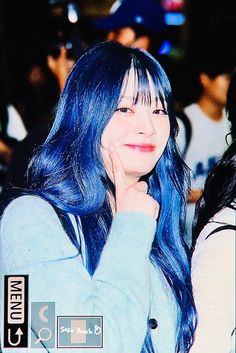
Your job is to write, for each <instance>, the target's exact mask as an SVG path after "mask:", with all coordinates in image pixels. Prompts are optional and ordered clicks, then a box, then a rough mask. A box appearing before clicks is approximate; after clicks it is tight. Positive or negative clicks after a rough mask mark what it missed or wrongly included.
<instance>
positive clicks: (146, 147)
mask: <svg viewBox="0 0 236 353" xmlns="http://www.w3.org/2000/svg"><path fill="white" fill-rule="evenodd" d="M125 146H126V147H128V148H131V149H133V150H136V151H139V152H153V151H154V150H155V146H153V145H148V144H145V143H141V144H139V145H135V144H129V143H127V144H125Z"/></svg>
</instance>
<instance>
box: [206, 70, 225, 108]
mask: <svg viewBox="0 0 236 353" xmlns="http://www.w3.org/2000/svg"><path fill="white" fill-rule="evenodd" d="M230 77H231V76H230V75H229V74H220V75H217V76H216V77H214V78H211V77H210V76H208V75H207V74H205V73H203V74H201V75H200V81H201V84H202V86H203V89H204V94H205V95H207V97H208V98H209V99H210V100H211V101H212V102H213V103H215V104H217V105H220V106H222V107H224V106H225V105H226V99H227V91H228V87H229V82H230Z"/></svg>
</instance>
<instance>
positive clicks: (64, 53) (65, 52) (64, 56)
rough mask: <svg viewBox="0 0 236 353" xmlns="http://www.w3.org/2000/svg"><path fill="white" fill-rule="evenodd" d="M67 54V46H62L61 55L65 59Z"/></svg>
mask: <svg viewBox="0 0 236 353" xmlns="http://www.w3.org/2000/svg"><path fill="white" fill-rule="evenodd" d="M66 55H67V49H66V47H61V48H60V57H61V58H63V59H66Z"/></svg>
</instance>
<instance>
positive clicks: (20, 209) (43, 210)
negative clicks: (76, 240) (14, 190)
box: [0, 196, 78, 268]
mask: <svg viewBox="0 0 236 353" xmlns="http://www.w3.org/2000/svg"><path fill="white" fill-rule="evenodd" d="M0 240H1V247H2V249H3V257H4V261H5V264H6V266H7V267H9V268H10V267H12V266H13V265H14V266H16V265H17V266H23V265H25V263H26V262H27V263H32V264H33V263H38V262H42V261H47V260H49V259H50V260H53V259H57V258H60V257H61V258H62V257H66V256H70V255H75V254H77V252H78V251H77V249H76V248H75V247H74V245H73V244H72V242H71V241H70V240H69V238H68V236H67V234H66V232H65V230H64V229H63V227H62V224H61V222H60V220H59V218H58V216H57V214H56V212H55V211H54V209H53V207H52V206H51V205H50V204H49V203H48V202H47V201H45V200H43V199H42V198H40V197H37V196H21V197H19V198H16V199H15V200H13V201H12V202H11V203H10V204H9V205H8V206H7V207H6V209H5V211H4V213H3V216H2V219H1V237H0Z"/></svg>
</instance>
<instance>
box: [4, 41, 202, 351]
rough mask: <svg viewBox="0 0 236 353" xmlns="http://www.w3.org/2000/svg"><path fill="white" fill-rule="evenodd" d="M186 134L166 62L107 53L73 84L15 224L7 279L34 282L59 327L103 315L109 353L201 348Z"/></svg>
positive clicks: (95, 55)
mask: <svg viewBox="0 0 236 353" xmlns="http://www.w3.org/2000/svg"><path fill="white" fill-rule="evenodd" d="M175 133H176V121H175V117H174V115H173V108H172V101H171V90H170V85H169V81H168V79H167V77H166V75H165V73H164V71H163V69H162V68H161V67H160V65H159V64H158V62H157V61H156V60H155V59H154V58H153V57H152V56H151V55H150V54H148V53H147V52H145V51H141V50H139V49H134V48H128V47H124V46H122V45H120V44H117V43H113V42H104V43H101V44H99V45H97V46H95V47H94V48H92V49H90V50H89V51H88V52H87V53H85V54H84V55H83V56H82V57H81V58H80V59H79V61H78V62H77V63H76V65H75V66H74V68H73V69H72V72H71V73H70V75H69V77H68V80H67V82H66V84H65V87H64V90H63V93H62V96H61V99H60V103H59V106H58V112H57V115H56V119H55V122H54V125H53V127H52V129H51V131H50V133H49V136H48V138H47V140H46V142H45V143H44V145H43V146H42V148H41V149H40V150H39V151H38V153H37V155H36V156H35V158H34V160H33V161H32V163H31V168H30V172H29V176H30V180H31V189H30V193H31V196H29V195H27V196H22V197H20V198H17V199H16V200H14V201H13V202H12V203H11V204H10V205H9V206H8V207H7V209H6V210H5V212H4V215H3V219H2V223H1V232H2V234H1V242H2V245H1V246H2V249H3V254H4V256H3V269H4V273H14V274H16V273H27V274H29V288H30V300H31V301H37V302H38V301H42V302H43V301H47V302H49V301H51V302H55V303H56V308H57V315H102V316H103V323H104V342H103V349H99V350H98V351H99V352H109V353H110V352H112V353H116V352H117V353H121V352H124V353H126V352H129V353H136V352H137V353H139V352H159V353H164V352H166V353H171V352H173V353H174V352H181V353H185V352H188V351H189V348H190V346H191V343H192V339H193V332H194V328H195V316H196V315H195V308H194V304H193V300H192V289H191V281H190V271H189V259H188V256H187V253H186V246H185V244H184V242H183V234H182V228H183V227H182V217H183V216H184V207H183V205H184V203H185V195H186V179H185V169H184V166H183V162H182V160H181V159H180V157H179V154H178V152H177V150H176V146H175ZM55 211H56V212H55ZM58 216H59V218H60V220H61V222H60V221H59V218H58ZM13 218H14V222H12V219H13ZM180 218H181V221H180ZM61 224H62V225H63V227H62V225H61ZM66 235H68V237H67V236H66ZM9 254H10V256H9ZM32 330H34V331H35V329H34V322H32ZM44 345H45V346H46V345H47V343H46V342H45V343H44ZM48 349H49V348H48ZM49 351H50V352H51V351H52V350H50V349H49ZM3 352H4V350H3ZM86 352H87V350H86ZM92 352H94V349H93V350H92Z"/></svg>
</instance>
